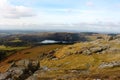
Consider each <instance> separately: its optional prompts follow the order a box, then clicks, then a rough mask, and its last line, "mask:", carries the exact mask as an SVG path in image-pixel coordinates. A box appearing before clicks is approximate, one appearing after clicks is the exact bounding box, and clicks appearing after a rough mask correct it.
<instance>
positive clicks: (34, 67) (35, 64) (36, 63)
mask: <svg viewBox="0 0 120 80" xmlns="http://www.w3.org/2000/svg"><path fill="white" fill-rule="evenodd" d="M39 67H40V63H39V61H38V60H33V61H32V64H31V66H30V69H31V71H32V72H34V71H36V70H38V69H39Z"/></svg>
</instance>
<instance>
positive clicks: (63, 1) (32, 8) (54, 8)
mask: <svg viewBox="0 0 120 80" xmlns="http://www.w3.org/2000/svg"><path fill="white" fill-rule="evenodd" d="M0 29H1V30H2V29H20V30H28V29H29V30H49V29H51V30H60V29H61V30H76V31H94V32H116V33H117V32H120V31H119V30H120V0H0Z"/></svg>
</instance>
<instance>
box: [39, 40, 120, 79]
mask: <svg viewBox="0 0 120 80" xmlns="http://www.w3.org/2000/svg"><path fill="white" fill-rule="evenodd" d="M100 44H102V45H105V44H109V45H110V46H112V47H114V48H120V44H118V43H117V44H116V41H111V42H106V41H102V42H100ZM91 45H93V44H91V43H77V44H74V45H69V46H67V47H63V48H62V49H60V50H58V51H57V52H56V53H55V56H56V57H58V58H60V59H58V60H49V59H44V60H42V61H41V65H42V66H48V67H49V68H58V69H60V70H63V71H64V70H71V69H78V70H89V71H90V74H89V76H94V75H100V76H101V77H102V76H112V77H113V76H115V75H116V76H118V75H119V71H120V67H116V68H112V69H99V68H98V67H99V65H100V64H101V63H102V62H111V61H119V60H120V53H114V52H113V53H105V54H92V55H83V54H72V55H69V56H68V55H66V53H67V52H69V53H74V52H75V51H77V50H80V49H81V47H83V46H91ZM70 47H72V49H71V48H70ZM58 72H59V70H58ZM51 74H52V73H51ZM62 74H65V73H64V72H63V73H62ZM53 75H54V76H55V75H56V76H57V75H58V74H54V73H53Z"/></svg>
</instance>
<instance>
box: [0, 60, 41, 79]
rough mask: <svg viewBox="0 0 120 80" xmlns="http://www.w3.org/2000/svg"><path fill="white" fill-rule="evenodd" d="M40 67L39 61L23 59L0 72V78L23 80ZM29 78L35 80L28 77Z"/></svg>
mask: <svg viewBox="0 0 120 80" xmlns="http://www.w3.org/2000/svg"><path fill="white" fill-rule="evenodd" d="M39 67H40V64H39V61H37V60H29V59H24V60H20V61H17V62H16V63H14V64H13V65H12V66H11V67H10V68H9V69H8V70H7V72H5V73H1V74H0V80H25V79H26V78H27V77H29V76H30V75H32V74H33V73H34V72H35V71H36V70H38V69H39ZM29 80H37V79H33V78H30V79H29Z"/></svg>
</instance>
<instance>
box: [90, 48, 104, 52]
mask: <svg viewBox="0 0 120 80" xmlns="http://www.w3.org/2000/svg"><path fill="white" fill-rule="evenodd" d="M102 50H103V49H102V48H101V47H94V48H90V51H91V52H92V53H97V52H101V51H102Z"/></svg>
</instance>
